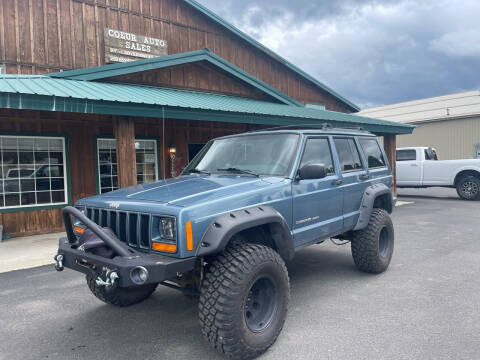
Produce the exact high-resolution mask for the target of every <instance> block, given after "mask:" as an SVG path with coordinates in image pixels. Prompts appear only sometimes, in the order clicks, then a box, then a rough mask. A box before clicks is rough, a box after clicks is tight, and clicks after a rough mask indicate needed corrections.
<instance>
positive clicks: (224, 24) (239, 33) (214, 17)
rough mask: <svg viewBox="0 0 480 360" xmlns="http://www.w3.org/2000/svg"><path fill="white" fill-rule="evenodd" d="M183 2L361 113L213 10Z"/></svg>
mask: <svg viewBox="0 0 480 360" xmlns="http://www.w3.org/2000/svg"><path fill="white" fill-rule="evenodd" d="M183 1H184V2H186V3H187V4H189V5H190V6H192V7H194V8H195V9H196V10H198V11H199V12H201V13H202V14H204V15H205V16H207V17H208V18H209V19H210V20H212V21H214V22H215V23H217V24H219V25H220V26H222V27H223V28H226V29H227V30H229V31H231V32H232V33H234V34H235V35H237V36H239V37H240V38H242V39H243V40H245V41H246V42H247V43H249V44H250V45H252V46H254V47H256V48H257V49H259V50H261V51H262V52H264V53H266V54H267V55H268V56H270V57H272V58H274V59H275V60H276V61H278V62H280V63H282V64H283V65H285V66H286V67H288V68H289V69H290V70H292V71H294V72H295V73H297V74H299V75H300V76H302V77H303V78H305V79H307V80H308V81H310V82H311V83H313V84H314V85H315V86H318V87H319V88H321V89H322V90H324V91H326V92H327V93H329V94H330V95H332V96H334V97H335V98H337V99H338V100H340V101H341V102H343V103H345V104H346V105H347V106H349V107H351V108H352V109H353V110H354V111H359V110H360V107H358V106H357V105H356V104H354V103H352V102H351V101H349V100H347V99H346V98H344V97H343V96H341V95H340V94H339V93H337V92H336V91H334V90H333V89H331V88H329V87H328V86H326V85H325V84H323V83H321V82H320V81H318V80H317V79H315V78H314V77H313V76H311V75H309V74H307V73H306V72H305V71H303V70H301V69H300V68H298V67H297V66H295V65H293V64H292V63H290V62H289V61H287V60H286V59H284V58H282V57H281V56H280V55H278V54H276V53H275V52H273V51H272V50H270V49H269V48H267V47H266V46H264V45H262V44H261V43H259V42H258V41H257V40H255V39H254V38H252V37H251V36H249V35H247V34H245V33H244V32H243V31H241V30H240V29H238V28H236V27H235V26H233V25H232V24H230V23H229V22H227V21H226V20H225V19H223V18H221V17H220V16H218V15H217V14H215V13H214V12H212V11H211V10H209V9H208V8H206V7H205V6H203V5H201V4H199V3H198V2H197V1H195V0H183Z"/></svg>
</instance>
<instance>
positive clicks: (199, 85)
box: [105, 61, 278, 102]
mask: <svg viewBox="0 0 480 360" xmlns="http://www.w3.org/2000/svg"><path fill="white" fill-rule="evenodd" d="M105 81H108V82H118V83H128V84H142V85H153V86H165V87H174V88H181V89H187V90H205V91H209V92H214V93H221V94H228V95H235V96H241V97H247V98H252V99H258V100H268V101H275V102H277V101H278V100H276V99H273V98H271V97H269V96H268V95H266V94H264V93H261V92H260V91H259V90H258V89H255V88H254V87H252V86H250V85H248V84H246V83H243V82H241V81H239V80H238V79H234V78H232V77H231V76H230V75H229V74H227V73H226V72H224V71H221V70H219V69H217V68H215V67H214V66H213V65H211V64H209V63H207V62H203V61H201V62H198V63H192V64H186V65H178V66H172V67H169V68H165V69H158V70H149V71H143V72H141V73H134V74H129V75H122V76H115V77H112V78H109V79H106V80H105Z"/></svg>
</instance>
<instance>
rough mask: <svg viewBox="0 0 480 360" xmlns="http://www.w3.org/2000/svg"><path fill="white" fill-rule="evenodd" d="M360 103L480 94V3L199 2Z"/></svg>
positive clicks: (370, 0) (469, 0)
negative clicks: (460, 93)
mask: <svg viewBox="0 0 480 360" xmlns="http://www.w3.org/2000/svg"><path fill="white" fill-rule="evenodd" d="M199 1H200V2H201V3H202V4H203V5H205V6H207V7H208V8H209V9H211V10H213V11H215V12H216V13H217V14H219V15H220V16H222V17H224V18H225V19H227V20H228V21H229V22H230V23H232V24H234V25H235V26H237V27H238V28H240V29H241V30H243V31H244V32H246V33H247V34H249V35H251V36H253V37H254V38H255V39H256V40H258V41H260V42H261V43H263V44H264V45H266V46H268V47H269V48H271V49H272V50H274V51H275V52H277V53H278V54H280V55H281V56H283V57H285V58H286V59H287V60H289V61H291V62H292V63H294V64H295V65H297V66H299V67H300V68H301V69H303V70H305V71H307V72H308V73H310V74H311V75H313V76H315V77H316V78H317V79H318V80H320V81H322V82H323V83H325V84H326V85H328V86H330V87H332V88H333V89H334V90H336V91H337V92H339V93H340V94H342V95H343V96H345V97H347V98H348V99H349V100H351V101H353V102H354V103H356V104H358V105H359V106H360V107H362V108H365V107H370V106H375V105H382V104H391V103H396V102H400V101H406V100H413V99H418V98H423V97H430V96H437V95H443V94H448V93H454V92H459V91H464V90H474V89H480V19H479V15H480V1H478V0H432V1H431V0H362V1H361V0H316V1H315V0H199Z"/></svg>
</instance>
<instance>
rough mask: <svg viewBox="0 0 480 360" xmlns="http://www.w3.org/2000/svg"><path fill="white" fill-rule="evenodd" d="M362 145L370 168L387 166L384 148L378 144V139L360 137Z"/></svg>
mask: <svg viewBox="0 0 480 360" xmlns="http://www.w3.org/2000/svg"><path fill="white" fill-rule="evenodd" d="M359 141H360V145H361V146H362V149H363V153H364V154H365V157H366V159H367V163H368V168H369V169H375V168H382V167H386V166H387V162H386V161H385V158H384V156H383V152H382V149H381V148H380V145H379V144H378V141H377V140H376V139H373V138H360V139H359Z"/></svg>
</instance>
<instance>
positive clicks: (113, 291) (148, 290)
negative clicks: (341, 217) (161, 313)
mask: <svg viewBox="0 0 480 360" xmlns="http://www.w3.org/2000/svg"><path fill="white" fill-rule="evenodd" d="M87 284H88V288H89V289H90V291H91V292H92V294H93V295H95V296H96V297H97V298H98V299H100V300H101V301H103V302H104V303H107V304H110V305H115V306H120V307H124V306H130V305H134V304H137V303H139V302H141V301H143V300H145V299H147V298H148V297H149V296H150V295H152V293H153V292H154V291H155V289H156V288H157V284H148V285H141V286H135V287H131V288H119V287H106V286H99V285H97V283H96V282H95V278H93V277H92V276H90V275H87Z"/></svg>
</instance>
